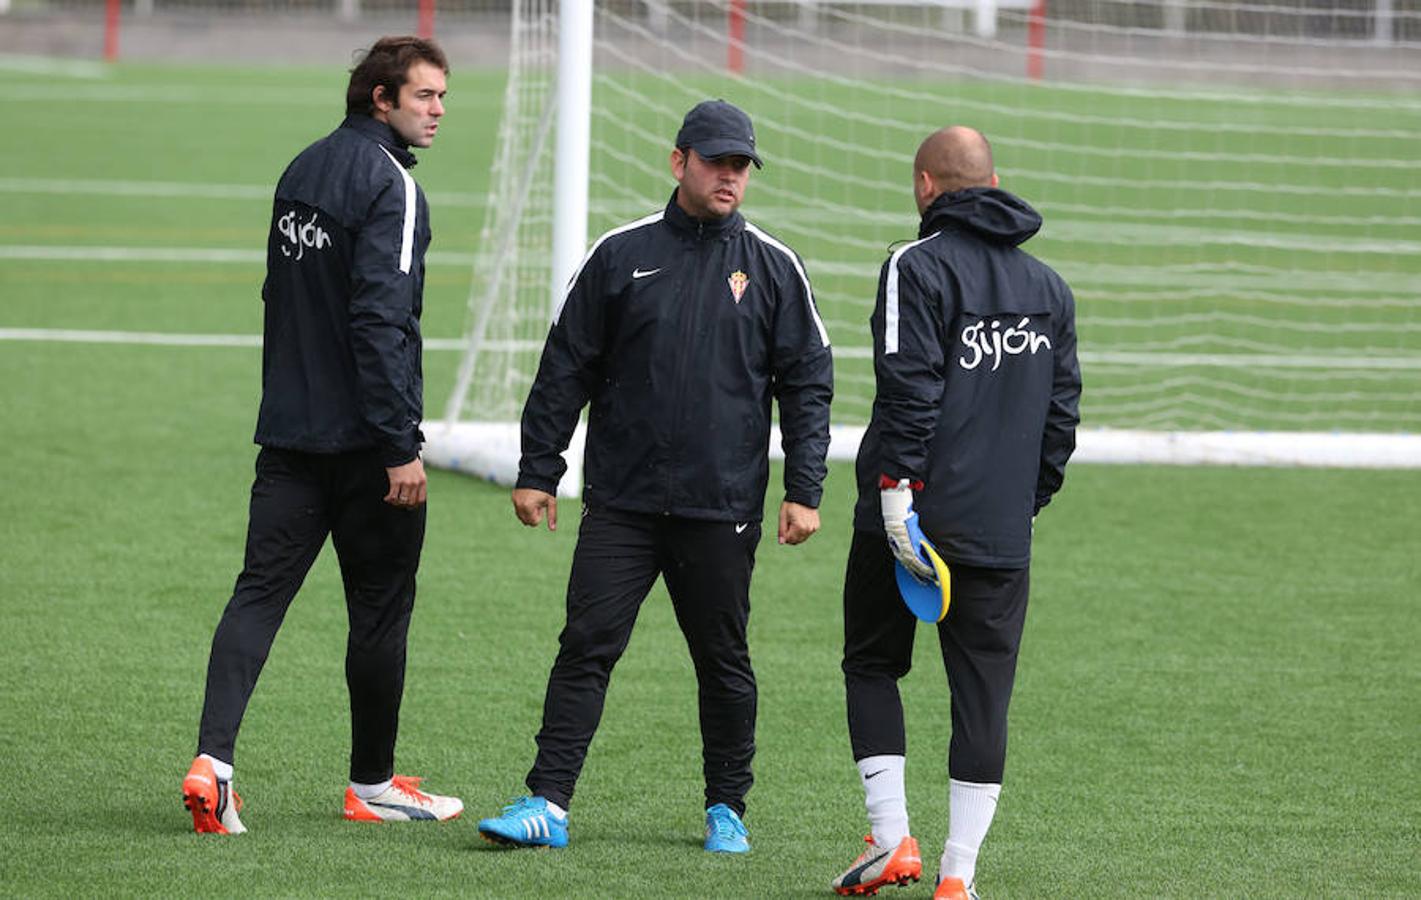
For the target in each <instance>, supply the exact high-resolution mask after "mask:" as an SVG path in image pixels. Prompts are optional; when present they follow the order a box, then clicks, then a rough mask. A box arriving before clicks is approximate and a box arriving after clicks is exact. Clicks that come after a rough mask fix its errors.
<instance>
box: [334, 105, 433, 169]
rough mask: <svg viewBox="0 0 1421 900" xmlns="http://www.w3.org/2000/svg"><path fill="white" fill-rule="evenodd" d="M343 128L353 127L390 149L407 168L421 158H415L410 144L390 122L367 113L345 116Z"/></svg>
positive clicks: (411, 166)
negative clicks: (401, 137)
mask: <svg viewBox="0 0 1421 900" xmlns="http://www.w3.org/2000/svg"><path fill="white" fill-rule="evenodd" d="M340 127H342V128H353V129H355V130H356V131H358V132H360V133H361V134H363V135H365V136H366V137H368V138H370V139H371V140H373V141H375V142H376V143H377V144H379V145H380V146H381V147H384V148H385V149H386V150H389V151H390V155H391V156H393V157H394V158H395V159H397V160H398V161H399V163H400V165H402V166H404V167H405V168H406V169H413V168H414V166H415V163H417V162H419V160H417V159H415V158H414V154H413V153H411V152H410V147H409V144H406V143H405V142H404V141H402V140H401V139H400V136H399V135H398V134H396V133H395V129H393V128H391V127H390V126H389V124H388V123H386V122H381V121H380V120H379V119H376V118H373V117H371V116H367V115H361V114H359V113H356V114H354V115H349V116H346V117H345V121H343V122H341V123H340Z"/></svg>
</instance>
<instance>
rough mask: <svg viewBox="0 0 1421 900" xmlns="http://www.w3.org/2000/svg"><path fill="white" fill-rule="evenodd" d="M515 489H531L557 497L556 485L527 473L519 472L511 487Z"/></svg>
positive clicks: (553, 482)
mask: <svg viewBox="0 0 1421 900" xmlns="http://www.w3.org/2000/svg"><path fill="white" fill-rule="evenodd" d="M513 486H514V487H515V488H531V489H532V490H535V491H542V492H543V493H545V494H553V495H554V496H556V495H557V492H558V483H557V482H556V481H550V480H548V479H547V478H543V477H542V476H539V475H532V474H530V473H528V472H519V473H518V481H517V482H516V483H515V484H514V485H513Z"/></svg>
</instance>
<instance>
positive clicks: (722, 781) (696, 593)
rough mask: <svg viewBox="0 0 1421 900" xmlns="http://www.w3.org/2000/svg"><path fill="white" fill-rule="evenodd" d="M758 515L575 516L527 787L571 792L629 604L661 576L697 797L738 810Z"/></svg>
mask: <svg viewBox="0 0 1421 900" xmlns="http://www.w3.org/2000/svg"><path fill="white" fill-rule="evenodd" d="M759 541H760V524H759V523H758V522H742V523H734V522H707V521H700V520H694V519H681V518H674V517H668V516H658V515H650V514H643V513H627V512H619V511H616V510H609V509H589V510H587V512H586V513H585V514H584V516H583V518H582V526H581V530H580V531H579V532H578V538H577V549H576V550H575V551H574V553H573V560H572V574H571V576H570V578H569V581H568V589H567V624H566V625H565V626H564V628H563V631H562V634H561V635H560V636H559V638H558V642H559V651H558V656H557V660H556V662H554V663H553V670H552V674H551V675H549V677H548V691H547V698H546V700H545V701H544V705H543V727H542V730H541V731H539V732H538V739H537V740H538V756H537V759H536V761H535V762H534V764H533V768H532V770H531V771H530V772H529V773H528V779H527V784H528V789H529V790H530V791H532V792H533V793H534V794H538V795H542V796H543V797H546V798H547V799H549V800H551V801H553V802H554V803H557V804H558V805H560V806H563V807H567V806H568V804H569V803H570V802H571V800H572V794H573V789H574V787H575V786H576V783H577V776H578V774H579V773H580V772H581V771H582V764H583V761H584V760H585V759H586V757H587V747H588V745H589V744H590V743H591V742H592V735H593V733H594V732H595V731H596V730H597V725H598V722H599V721H600V720H601V718H602V704H603V701H604V700H605V698H606V696H607V682H608V680H609V678H610V677H611V674H612V667H613V666H615V665H616V663H617V660H618V659H619V658H620V657H621V655H622V652H623V651H624V650H625V649H626V647H627V642H628V641H629V640H630V639H631V634H632V626H633V625H634V624H635V623H636V616H637V612H638V611H639V610H640V609H641V604H642V601H643V600H645V599H646V595H647V593H648V592H649V591H650V590H651V587H652V585H653V584H654V583H655V581H656V576H657V575H661V576H662V577H664V578H665V579H666V587H667V590H668V591H669V592H670V594H671V603H672V606H673V608H674V609H675V612H676V621H677V623H678V624H679V625H680V626H681V633H682V634H683V635H684V636H685V638H686V646H687V647H688V648H689V650H690V652H691V660H692V662H693V663H694V664H695V668H696V679H697V682H698V685H699V705H700V722H701V742H702V747H703V762H704V773H705V780H706V805H707V806H711V805H713V804H716V803H724V804H726V805H728V806H730V807H731V808H732V809H734V810H735V811H736V812H737V813H742V814H743V813H744V811H745V794H746V793H747V792H748V791H749V790H750V784H751V781H752V777H751V773H750V763H751V760H752V758H753V757H754V755H755V705H756V690H755V673H754V671H753V670H752V669H751V667H750V651H749V648H748V646H747V644H746V639H745V629H746V624H747V623H748V621H749V618H750V574H751V572H752V571H753V569H754V567H755V547H756V545H757V544H758V543H759Z"/></svg>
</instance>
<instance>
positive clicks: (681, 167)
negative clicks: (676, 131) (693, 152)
mask: <svg viewBox="0 0 1421 900" xmlns="http://www.w3.org/2000/svg"><path fill="white" fill-rule="evenodd" d="M685 173H686V154H685V153H684V152H683V151H682V150H681V148H680V147H672V148H671V176H672V177H673V178H675V179H676V180H677V181H680V180H681V177H682V176H683V175H685Z"/></svg>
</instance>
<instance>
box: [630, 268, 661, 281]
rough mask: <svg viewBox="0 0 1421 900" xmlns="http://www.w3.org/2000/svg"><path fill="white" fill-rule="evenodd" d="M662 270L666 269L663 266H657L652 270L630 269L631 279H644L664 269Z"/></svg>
mask: <svg viewBox="0 0 1421 900" xmlns="http://www.w3.org/2000/svg"><path fill="white" fill-rule="evenodd" d="M664 268H666V267H665V266H657V267H656V268H654V269H632V277H633V278H645V277H647V276H648V275H655V274H656V273H657V272H660V271H661V270H662V269H664Z"/></svg>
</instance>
